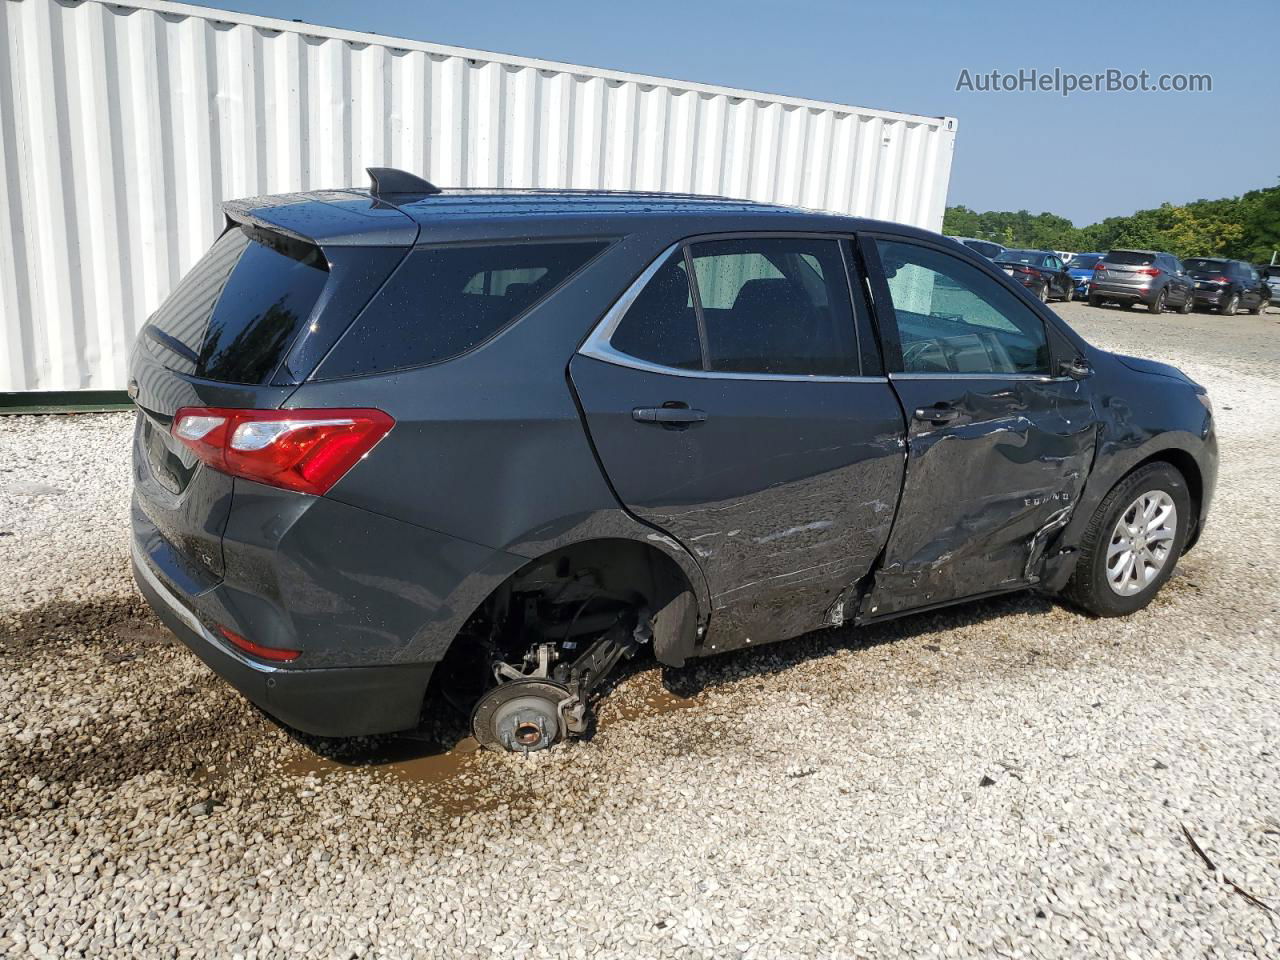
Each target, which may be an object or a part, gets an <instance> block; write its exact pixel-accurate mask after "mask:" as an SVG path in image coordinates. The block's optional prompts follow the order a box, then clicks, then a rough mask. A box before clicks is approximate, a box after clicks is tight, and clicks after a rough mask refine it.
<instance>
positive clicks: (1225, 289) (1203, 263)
mask: <svg viewBox="0 0 1280 960" xmlns="http://www.w3.org/2000/svg"><path fill="white" fill-rule="evenodd" d="M1183 265H1184V266H1185V267H1186V269H1187V274H1188V276H1190V277H1191V279H1192V280H1194V281H1195V299H1196V306H1198V307H1216V308H1217V310H1218V313H1220V314H1222V315H1223V316H1227V317H1233V316H1235V314H1236V312H1237V311H1238V310H1240V309H1241V308H1242V307H1243V308H1244V309H1245V310H1248V311H1249V312H1250V313H1262V311H1264V310H1265V309H1266V308H1267V304H1268V303H1269V302H1270V301H1271V288H1270V287H1269V286H1267V284H1266V283H1265V282H1264V281H1263V279H1262V277H1261V276H1260V275H1259V273H1258V271H1257V270H1256V269H1255V268H1254V267H1252V266H1250V265H1249V264H1247V263H1245V262H1244V261H1243V260H1227V259H1224V258H1220V257H1192V258H1191V259H1189V260H1186V261H1184V263H1183Z"/></svg>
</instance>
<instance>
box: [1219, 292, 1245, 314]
mask: <svg viewBox="0 0 1280 960" xmlns="http://www.w3.org/2000/svg"><path fill="white" fill-rule="evenodd" d="M1239 309H1240V294H1238V293H1233V294H1232V295H1231V299H1230V300H1228V301H1227V302H1226V303H1225V304H1223V305H1222V306H1221V307H1219V308H1218V313H1220V314H1221V315H1222V316H1224V317H1234V316H1235V315H1236V311H1237V310H1239Z"/></svg>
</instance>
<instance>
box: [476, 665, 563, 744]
mask: <svg viewBox="0 0 1280 960" xmlns="http://www.w3.org/2000/svg"><path fill="white" fill-rule="evenodd" d="M569 698H570V693H569V688H568V687H566V686H564V685H563V684H560V683H556V682H555V681H554V680H544V679H541V678H528V679H522V680H510V681H508V682H506V683H502V684H499V685H498V686H496V687H494V688H493V689H492V690H490V691H489V692H488V693H486V694H485V695H484V696H482V697H481V698H480V699H479V701H478V702H477V703H476V705H475V709H473V710H472V711H471V733H472V735H473V736H475V738H476V740H478V741H479V742H480V745H481V746H482V747H485V748H487V749H489V750H497V751H500V752H501V751H511V752H514V753H532V752H533V751H535V750H545V749H546V748H547V747H549V746H551V745H552V744H553V743H555V742H556V741H557V740H560V739H562V738H563V737H564V735H565V732H566V731H565V729H564V724H563V723H562V722H561V719H560V704H561V703H562V702H564V701H565V700H567V699H569Z"/></svg>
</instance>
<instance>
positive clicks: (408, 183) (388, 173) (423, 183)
mask: <svg viewBox="0 0 1280 960" xmlns="http://www.w3.org/2000/svg"><path fill="white" fill-rule="evenodd" d="M365 170H367V171H368V173H369V181H370V182H369V192H370V193H371V194H373V195H374V196H375V197H376V196H380V195H382V194H384V193H421V194H428V195H429V194H433V193H440V192H441V190H440V188H439V187H437V186H436V185H435V184H434V183H431V182H430V181H428V180H423V179H422V178H421V177H419V176H417V175H415V174H412V173H408V172H406V171H404V170H397V169H396V168H395V167H365Z"/></svg>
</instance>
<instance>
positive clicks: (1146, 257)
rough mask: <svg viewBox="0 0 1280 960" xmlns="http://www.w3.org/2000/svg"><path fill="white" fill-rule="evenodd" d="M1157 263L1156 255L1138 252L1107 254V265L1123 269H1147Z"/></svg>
mask: <svg viewBox="0 0 1280 960" xmlns="http://www.w3.org/2000/svg"><path fill="white" fill-rule="evenodd" d="M1155 262H1156V255H1155V254H1154V253H1139V252H1138V251H1136V250H1112V251H1111V252H1110V253H1108V254H1107V263H1114V264H1117V265H1119V266H1121V267H1145V266H1147V265H1148V264H1152V263H1155Z"/></svg>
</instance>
